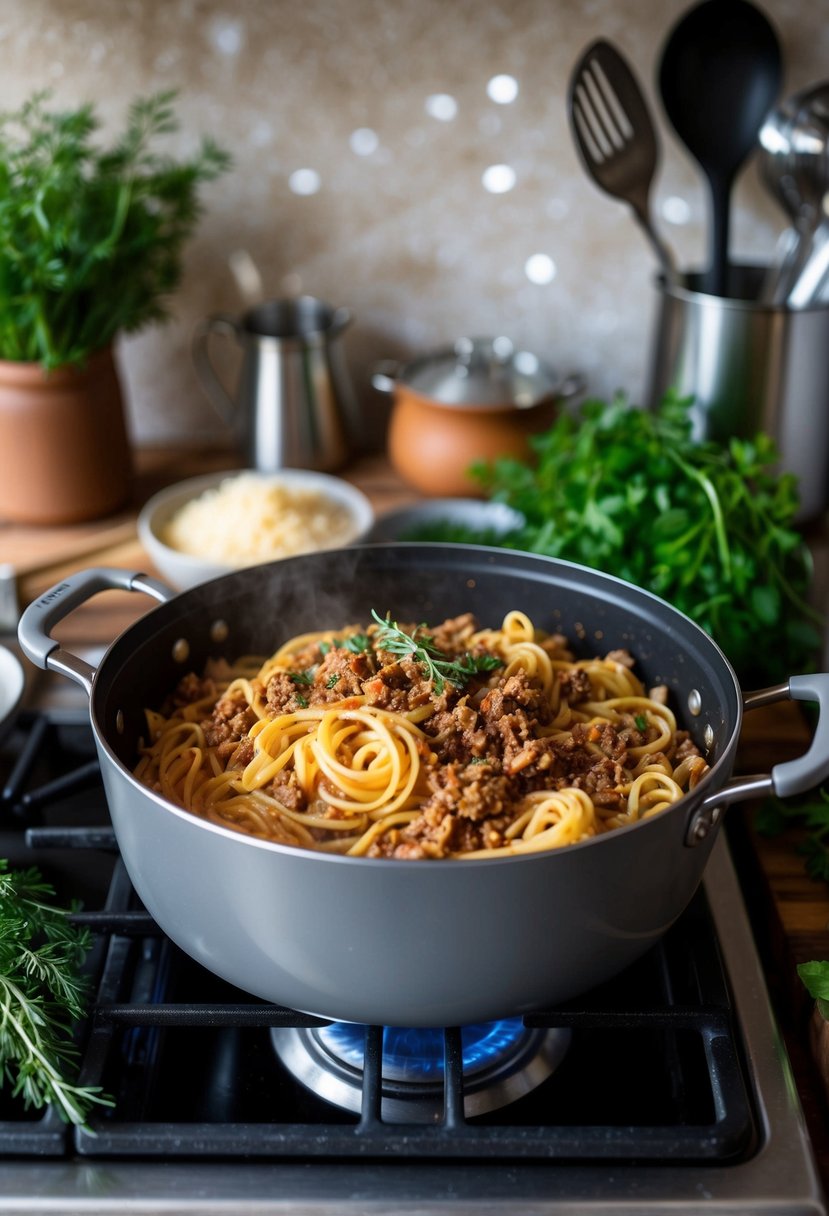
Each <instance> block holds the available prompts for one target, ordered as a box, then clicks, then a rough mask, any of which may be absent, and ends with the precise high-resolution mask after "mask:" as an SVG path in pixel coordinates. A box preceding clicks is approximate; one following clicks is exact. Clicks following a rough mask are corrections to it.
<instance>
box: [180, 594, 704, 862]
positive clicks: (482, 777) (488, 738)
mask: <svg viewBox="0 0 829 1216" xmlns="http://www.w3.org/2000/svg"><path fill="white" fill-rule="evenodd" d="M474 627H475V623H474V620H473V618H472V617H471V616H470V615H469V614H465V615H463V616H459V617H456V618H453V619H452V620H448V621H445V622H444V623H443V624H442V625H439V626H437V627H435V628H432V629H430V630H429V637H430V639H431V645H432V646H433V647H434V648H435V649H436V650H437V651H440V652H441V653H442V654H444V655H445V656H446V657H447V658H448V659H458V658H460V657H461V656H464V655H467V654H469V653H471V654H472V655H473V656H474V655H475V654H476V651H475V648H474V647H473V649H472V650H471V651H470V650H469V643H468V639H469V637H470V634H471V632H472V630H473V629H474ZM400 628H401V629H404V630H405V631H406V632H407V633H410V634H413V635H416V634H417V629H418V627H417V626H414V625H406V626H400ZM373 633H374V629H373V627H371V628H370V629H369V633H368V634H355V635H354V636H353V637H351V638H346V639H345V640H344V641H340V642H339V643H336V642H335V643H329V644H325V643H323V644H316V643H315V644H312V645H309V646H308V647H307V648H305V649H304V650H303V651H302V652H301V653H297V654H295V655H294V656H293V659H292V661H291V670H290V671H284V670H280V671H277V672H275V673H274V674H272V675H271V676H270V678H269V679H268V681H267V684H266V685H265V686H264V687H262V686H261V685H259V687H258V688H257V692H258V693H259V694H260V696H261V697H262V698H263V700H264V702H265V704H266V706H267V712H268V713H269V714H271V715H274V716H275V715H279V714H283V713H294V712H296V711H297V710H298V709H300V708H305V707H308V706H319V705H329V704H333V703H335V702H340V701H343V700H344V699H347V698H349V697H359V698H361V699H364V701H365V703H366V704H368V705H371V706H377V707H379V708H382V709H386V710H390V711H393V712H396V713H401V714H405V713H409V712H411V711H413V710H416V709H419V708H421V707H422V706H424V705H427V704H431V705H432V706H433V707H434V710H433V713H432V714H431V716H429V717H427V718H426V719H425V720H424V721H423V722H422V723H421V729H422V730H423V731H424V733H425V734H426V735H427V736H429V744H428V746H424V752H425V753H426V754H425V755H424V759H425V760H426V762H427V763H426V764H425V766H424V767H425V772H426V777H425V781H426V788H425V790H424V791H423V794H424V797H425V801H424V802H423V805H422V807H421V809H420V812H419V814H418V815H417V817H416V818H415V819H414V820H413V821H412V822H411V823H409V824H406V825H405V826H403V827H400V828H391V829H390V830H389V831H387V832H386V833H385V834H384V835H382V836H381V837H380V838H379V839H378V840H377V841H376V842H375V843H374V844H373V845H372V846H371V848H370V850H369V854H368V855H369V856H375V857H376V856H384V857H396V858H425V857H430V858H441V857H446V856H448V855H450V854H452V853H458V852H468V851H473V850H479V849H489V848H498V847H500V846H502V845H503V844H504V842H505V840H504V832H505V830H506V828H507V827H508V826H509V824H510V823H511V821H512V818H513V808H514V807H515V805H516V803H517V802H518V801H520V799H522V798H523V797H524V796H525V795H526V794H528V793H531V792H533V791H536V790H556V789H564V788H572V787H575V788H577V789H582V790H584V791H585V793H587V794H588V795H589V796H590V798H591V799H592V800H593V801H594V803H595V804H596V805H597V806H601V807H605V808H608V809H610V810H614V809H616V808H618V807H620V806H621V803H622V795H620V794H619V792H618V787H619V786H620V785H622V784H623V783H624V781H625V768H626V766H627V763H628V749H629V748H631V747H637V746H641V745H642V744H643V743H645V742H646V741H647V731H646V730H644V731H643V730H642V729H641V719H638V720H637V717H636V716H635V715H632V714H625V715H622V716H621V718H620V724H619V725H614V724H612V723H610V722H589V723H575V724H574V725H573V727H572V728H571V729H570V730H569V731H568V732H566V733H564V734H561V735H559V736H555V735H550V734H549V733H543V732H544V730H545V728H549V726H550V721H551V714H552V709H551V699H550V697H549V696H548V695H547V694H546V693H545V692H544V690H543V688H542V687H541V685H540V683H539V682H538V681H536V680H535V679H533V678H532V677H531V676H529V675H528V674H527V672H526V671H525V670H524V669H523V668H519V669H518V670H516V671H514V672H512V673H510V674H509V675H506V674H505V673H503V672H499V671H497V670H495V671H486V672H481V673H478V672H476V673H475V674H474V675H472V676H471V677H470V678H469V679H468V680H467V681H466V683H465V685H464V686H463V687H460V686H456V685H455V684H452V683H450V682H449V681H448V680H447V681H446V683H445V684H444V686H443V688H442V689H440V690H436V688H435V685H434V683H433V680H432V679H431V678H430V676H429V672H428V670H427V668H426V666H425V665H424V664H422V663H421V662H419V661H417V660H416V658H415V657H413V656H411V655H404V656H402V657H401V656H400V655H398V654H394V653H390V652H388V651H385V650H383V649H381V648H375V647H374V646H372V644H371V637H372V635H373ZM543 646H544V648H545V649H546V650H547V651H548V652H549V653H550V655H551V657H553V658H557V659H566V660H568V661H571V660H572V658H573V656H572V654H570V652H569V651H568V650H567V649H566V641H565V639H564V638H563V637H561V636H559V635H553V636H551V637H549V638H547V639H546V640H545V641H544V643H543ZM477 653H478V654H482V653H483V654H486V653H488V652H486V650H485V648H483V647H478V651H477ZM607 658H608V659H611V660H613V661H614V662H616V663H621V664H623V665H624V666H626V667H631V666H632V665H633V660H632V658H631V656H630V655H629V654H628V653H627V652H626V651H622V650H616V651H613V652H611V653H610V654H609V655H608V656H607ZM556 678H557V679H558V681H559V685H560V689H559V692H560V699H561V700H566V701H567V703H568V704H569V706H570V707H571V708H572V707H577V706H578V705H579V704H580V703H582V702H585V701H587V700H589V699H590V697H591V695H592V693H591V685H590V679H589V677H588V674H587V673H586V672H585V671H583V670H581V669H579V668H573V667H568V668H567V669H566V670H561V671H558V672H557V673H556ZM211 688H212V684H211V681H210V680H205V679H198V678H197V677H195V676H187V677H186V678H185V679H184V680H183V681H182V682H181V684H180V685H179V687H178V688H177V689H176V691H175V693H174V695H173V698H172V701H173V703H174V704H178V705H182V704H185V703H187V702H195V701H197V700H200V699H203V698H205V697H208V696H209V695H210V693H211ZM214 692H215V689H214ZM666 692H667V690H664V689H655V690H654V696H655V697H656V698H657V699H660V700H662V699H664V696H665V695H666ZM554 703H558V702H557V701H555V700H554ZM254 721H255V715H254V713H253V711H252V710H251V709H250V708H249V707H248V706H247V704H246V703H245V701H244V700H243V699H241V698H237V697H234V696H228V695H225V696H223V697H220V698H219V699H218V700H217V702H216V704H215V706H214V708H213V711H212V713H211V714H210V716H209V717H208V718H207V719H205V720H204V721H203V722H202V728H203V730H204V733H205V738H206V741H207V743H208V744H209V745H210V746H212V747H217V748H218V750H219V753H220V754H221V755H222V756H224V757H229V763H230V765H231V767H234V768H240V769H241V768H244V766H245V765H246V764H247V763H248V762H249V761H250V760H251V758H252V756H253V743H252V742H251V741H250V740H249V739H248V738H247V734H248V731H249V730H250V727H251V726H252V725H253V722H254ZM637 721H638V723H639V724H638V725H637ZM540 731H541V732H542V733H539V732H540ZM699 754H700V753H699V750H698V748H697V747H696V745H695V744H694V742H693V740H692V739H691V738H690V736H689V735H688V734H687V732H685V731H680V732H678V733H677V736H676V747H675V751H674V755H673V757H672V760H673V762H674V763H676V762H678V761H679V760H682V759H684V758H687V757H689V756H693V755H699ZM268 792H269V793H270V794H271V795H272V796H273V797H274V798H276V799H277V801H278V802H280V803H281V804H282V805H283V806H285V807H287V808H288V809H290V810H297V811H304V810H308V809H311V810H316V811H318V812H321V813H323V814H325V815H327V816H332V815H338V814H341V813H342V812H338V811H336V810H335V809H334V808H332V807H331V806H329V805H328V804H327V803H323V802H322V801H321V800H319V801H318V802H317V803H316V804H315V806H313V807H311V808H309V807H308V805H307V799H306V797H305V794H304V793H303V791H302V789H301V788H300V786H299V784H298V782H297V780H296V776H295V774H294V773H293V772H283V773H280V775H279V776H278V777H277V778H276V780H275V781H274V782H273V783H272V784H271V786H270V787H269V789H268Z"/></svg>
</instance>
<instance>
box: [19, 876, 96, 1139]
mask: <svg viewBox="0 0 829 1216" xmlns="http://www.w3.org/2000/svg"><path fill="white" fill-rule="evenodd" d="M53 896H54V891H53V889H52V887H51V886H50V885H49V884H48V883H47V882H44V880H43V878H42V877H41V875H40V874H39V873H38V871H37V870H35V869H33V868H32V869H28V870H20V871H9V868H8V862H7V861H6V860H4V859H2V858H0V1085H2V1084H3V1083H9V1084H10V1085H11V1086H12V1096H14V1097H18V1096H19V1097H21V1098H22V1099H23V1103H24V1105H25V1106H26V1107H27V1108H29V1107H36V1108H40V1107H43V1106H46V1105H47V1104H48V1103H51V1104H52V1105H53V1106H54V1107H55V1109H56V1110H57V1112H58V1114H59V1115H60V1117H61V1118H62V1119H63V1120H64V1121H66V1122H69V1123H79V1124H84V1123H85V1122H86V1118H87V1114H88V1111H89V1107H90V1105H91V1104H92V1103H95V1102H97V1103H100V1104H102V1105H106V1106H111V1105H112V1102H111V1101H110V1100H109V1099H108V1098H106V1097H104V1096H103V1095H102V1094H101V1092H100V1090H99V1089H98V1088H97V1087H92V1086H80V1085H75V1084H73V1083H72V1082H71V1081H70V1080H68V1079H67V1077H66V1075H65V1073H66V1070H67V1069H68V1068H70V1067H71V1066H73V1064H74V1057H75V1056H76V1055H77V1052H76V1050H75V1047H74V1045H73V1044H72V1041H71V1030H70V1024H71V1022H72V1021H74V1020H76V1019H77V1018H79V1017H81V1016H82V1014H83V1012H84V1004H85V998H86V984H85V982H84V979H83V977H82V975H81V972H80V966H81V963H82V962H83V959H84V957H85V955H86V953H87V951H88V949H89V945H90V940H91V938H90V935H89V932H88V930H86V929H79V928H78V927H77V926H76V925H74V924H73V923H72V921H71V920H70V919H69V917H68V915H67V913H66V911H64V910H63V909H61V908H57V907H54V906H52V905H51V903H49V902H48V901H49V900H50V899H51V898H52V897H53Z"/></svg>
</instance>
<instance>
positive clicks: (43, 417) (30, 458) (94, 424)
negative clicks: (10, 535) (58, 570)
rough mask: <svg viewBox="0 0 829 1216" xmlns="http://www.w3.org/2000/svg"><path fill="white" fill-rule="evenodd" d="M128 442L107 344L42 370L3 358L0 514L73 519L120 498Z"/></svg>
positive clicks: (126, 482)
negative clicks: (72, 363) (82, 359)
mask: <svg viewBox="0 0 829 1216" xmlns="http://www.w3.org/2000/svg"><path fill="white" fill-rule="evenodd" d="M130 473H131V464H130V449H129V443H128V440H127V433H126V425H125V419H124V403H123V397H122V394H121V384H120V381H119V378H118V371H117V369H116V366H115V362H114V359H113V355H112V349H111V348H110V347H107V348H105V349H104V350H102V351H99V352H98V353H97V354H96V355H93V356H92V357H91V358H90V359H89V360H88V361H87V363H86V365H85V366H84V367H81V368H74V367H67V368H58V369H57V370H56V371H52V372H46V371H44V370H43V368H42V367H41V366H40V364H39V363H9V362H5V361H3V360H0V517H2V518H4V519H9V520H14V521H15V522H18V523H32V524H70V523H78V522H80V521H81V520H87V519H96V518H98V517H100V516H102V515H107V514H109V513H110V512H111V511H114V510H116V509H117V508H118V507H120V506H122V505H123V504H124V502H125V501H126V499H127V497H128V494H129V488H130Z"/></svg>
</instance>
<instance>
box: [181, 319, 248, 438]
mask: <svg viewBox="0 0 829 1216" xmlns="http://www.w3.org/2000/svg"><path fill="white" fill-rule="evenodd" d="M211 334H219V335H221V336H222V337H225V338H236V339H237V340H238V339H239V338H240V336H241V331H240V329H239V325H238V323H237V321H236V320H235V319H234V318H233V317H231V316H228V315H227V314H226V313H215V314H214V315H213V316H212V317H206V318H205V319H204V320H202V321H199V322H198V324H197V325H196V328H195V329H194V330H193V337H192V340H191V344H190V353H191V356H192V359H193V366H194V367H195V369H196V375H197V376H198V378H199V380H200V382H201V386H202V388H203V389H204V391H205V393H206V394H207V397H208V399H209V401H210V403H211V405H212V406H213V408H214V409H215V410H216V413H217V414H218V415H219V417H220V418H221V419H222V421H223V422H224V423H226V424H227V426H229V427H231V428H232V427H234V426H235V425H236V405H235V404H234V401H233V398H232V397H231V396H230V394H229V393H228V391H227V389H226V388H225V386H224V385H223V384H222V382H221V380H220V378H219V374H218V372H217V371H216V369H215V367H214V366H213V363H212V361H211V359H210V347H209V342H210V335H211Z"/></svg>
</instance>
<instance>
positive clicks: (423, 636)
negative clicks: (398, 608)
mask: <svg viewBox="0 0 829 1216" xmlns="http://www.w3.org/2000/svg"><path fill="white" fill-rule="evenodd" d="M371 615H372V617H373V618H374V620H375V622H376V623H377V625H378V630H377V634H376V637H377V642H378V643H379V645H380V646H381V648H382V649H383V650H387V651H388V652H389V654H394V655H399V656H400V657H401V658H406V657H411V658H412V659H414V661H415V662H416V663H419V664H420V665H421V666H422V667H425V668H426V671H427V673H428V676H429V679H430V680H431V681H432V684H433V686H434V689H435V692H436V693H437V694H438V695H440V694H441V693H442V692H443V690H444V689H445V687H446V685H447V683H448V684H454V685H455V687H456V688H464V687H465V685H466V684H467V683H468V681H469V680H471V678H472V677H473V676H475V675H480V674H481V673H483V672H487V671H495V669H496V668H497V667H502V666H503V664H502V662H501V660H500V659H499V658H498V656H497V655H494V654H469V652H468V651H467V653H466V654H464V655H462V656H461V658H460V659H447V657H446V656H445V655H444V653H443V651H442V650H438V648H437V646H435V640H434V638H433V637H432V636H431V634H429V633H424V632H423V630H425V629H426V628H427V626H426V625H418V626H417V629H416V631H415V634H414V635H412V634H410V633H406V631H405V629H401V628H400V626H399V625H398V624H397V622H396V621H393V620H391V618H390V614H389V613H386V615H385V617H382V616H380V615H379V614H378V613H377V612H375V611H374V609H373V608H372V610H371Z"/></svg>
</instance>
